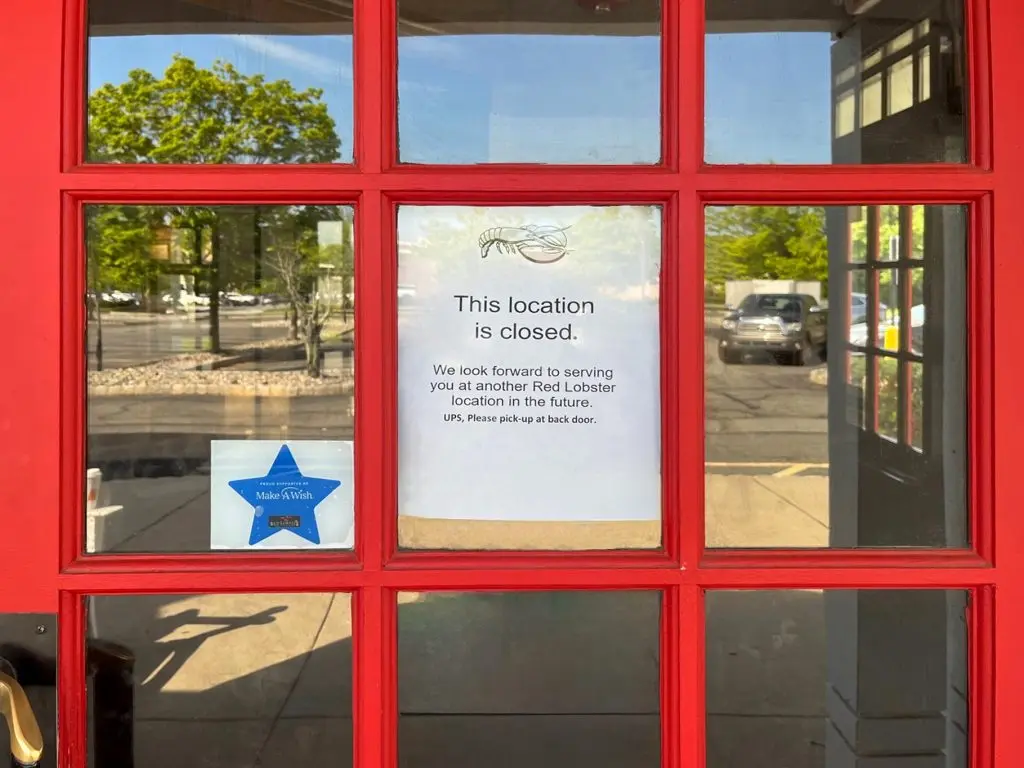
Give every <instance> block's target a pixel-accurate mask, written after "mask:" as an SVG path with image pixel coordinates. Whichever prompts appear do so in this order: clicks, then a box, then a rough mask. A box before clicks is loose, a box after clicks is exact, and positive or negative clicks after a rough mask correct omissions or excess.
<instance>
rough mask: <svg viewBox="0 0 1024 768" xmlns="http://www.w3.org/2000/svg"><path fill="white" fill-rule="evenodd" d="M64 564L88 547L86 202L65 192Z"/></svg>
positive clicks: (62, 345)
mask: <svg viewBox="0 0 1024 768" xmlns="http://www.w3.org/2000/svg"><path fill="white" fill-rule="evenodd" d="M61 229H62V231H61V276H60V297H61V299H60V303H61V312H60V326H59V327H60V345H59V350H60V381H61V388H60V393H61V398H60V481H59V483H58V488H59V492H60V506H59V509H58V510H57V514H58V517H59V524H58V531H57V534H58V536H59V549H60V565H61V567H62V568H64V567H67V566H68V565H70V564H71V563H73V562H74V561H75V560H77V559H78V558H79V557H80V556H81V553H82V552H83V551H84V550H85V506H84V502H85V478H84V472H83V468H84V467H85V423H86V401H85V377H86V371H85V354H84V353H83V349H82V344H83V341H82V340H83V339H84V338H85V301H84V296H85V290H84V289H85V228H84V218H83V210H82V206H81V204H79V203H78V202H77V201H75V200H74V199H72V198H71V197H70V196H69V195H62V196H61Z"/></svg>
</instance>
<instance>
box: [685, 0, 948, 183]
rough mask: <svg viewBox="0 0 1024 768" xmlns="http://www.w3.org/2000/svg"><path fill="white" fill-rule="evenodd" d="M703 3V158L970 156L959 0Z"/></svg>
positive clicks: (926, 159)
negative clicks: (858, 6) (859, 8)
mask: <svg viewBox="0 0 1024 768" xmlns="http://www.w3.org/2000/svg"><path fill="white" fill-rule="evenodd" d="M704 2H705V12H706V19H707V25H706V38H705V87H704V94H705V96H704V99H705V125H704V135H705V146H704V157H705V159H706V160H707V162H709V163H728V164H735V163H771V164H774V163H779V164H787V163H800V164H816V165H828V164H862V163H883V164H885V163H965V162H967V159H968V158H967V151H968V147H967V128H966V126H967V115H966V114H965V111H966V103H967V98H966V95H965V93H964V86H963V85H962V84H963V83H964V82H965V80H966V78H965V77H964V72H965V61H966V58H965V55H964V51H965V46H964V26H963V0H953V2H945V0H923V2H919V3H905V2H902V0H880V2H871V3H864V4H863V5H865V6H867V7H866V8H865V10H864V11H863V12H861V13H857V14H856V15H851V14H850V13H848V12H847V11H846V10H845V7H844V5H843V3H842V2H827V1H826V0H822V1H821V2H807V3H802V4H801V3H796V4H794V3H793V2H791V1H790V0H761V1H760V2H756V3H752V2H748V1H747V0H704ZM940 46H941V47H942V50H948V51H949V55H948V56H946V55H944V56H941V57H940V56H937V55H936V56H931V55H930V49H931V48H933V47H934V48H936V50H938V49H939V48H940ZM915 67H916V69H915ZM940 68H941V69H940ZM915 73H916V82H915Z"/></svg>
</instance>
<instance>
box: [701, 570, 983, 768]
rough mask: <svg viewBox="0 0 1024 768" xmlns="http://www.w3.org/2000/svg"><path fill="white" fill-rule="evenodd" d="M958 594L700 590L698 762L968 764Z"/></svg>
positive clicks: (956, 767)
mask: <svg viewBox="0 0 1024 768" xmlns="http://www.w3.org/2000/svg"><path fill="white" fill-rule="evenodd" d="M967 598H968V595H967V593H966V592H964V591H960V590H948V591H947V590H921V591H911V590H892V591H889V590H885V591H883V590H819V589H816V590H764V591H762V590H751V591H743V592H739V591H723V592H718V591H712V592H709V593H707V597H706V602H705V611H706V637H707V767H708V768H781V767H782V766H787V768H797V767H798V766H799V768H832V766H841V765H842V766H854V765H859V766H866V765H871V764H872V763H876V764H888V765H919V766H942V767H943V768H967V766H968V762H969V760H968V751H969V743H970V740H969V733H970V725H969V722H968V700H967V695H968V631H967V617H966V611H967ZM879 761H884V763H880V762H879Z"/></svg>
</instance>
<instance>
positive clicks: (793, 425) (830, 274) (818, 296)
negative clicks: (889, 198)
mask: <svg viewBox="0 0 1024 768" xmlns="http://www.w3.org/2000/svg"><path fill="white" fill-rule="evenodd" d="M880 208H882V209H883V210H880ZM884 209H891V210H884ZM853 215H857V216H860V219H861V221H860V222H858V223H857V225H856V226H854V225H852V224H851V222H850V218H851V216H853ZM705 222H706V242H705V281H706V283H707V288H706V296H707V299H706V302H707V304H706V307H705V317H706V323H707V330H706V334H705V402H706V409H705V411H706V424H705V451H706V455H705V461H706V470H705V472H706V477H705V483H706V493H705V499H706V504H705V515H706V531H707V534H706V543H707V546H709V547H815V548H817V547H952V548H960V547H966V546H968V544H969V541H968V524H967V523H968V512H967V491H966V480H967V459H966V455H967V436H966V430H967V422H966V415H965V414H966V411H967V391H966V386H967V368H966V366H967V360H966V357H967V343H966V317H967V315H966V311H967V310H966V303H967V285H966V283H967V266H966V265H967V214H966V210H965V209H964V208H963V207H961V206H936V205H924V206H913V210H911V206H868V207H867V209H866V211H862V210H861V209H859V208H858V207H852V208H851V207H847V206H836V207H827V208H825V207H813V206H789V207H781V206H775V207H771V206H730V207H709V208H707V209H706V216H705ZM900 222H903V226H906V223H907V222H913V228H914V230H915V232H914V234H913V237H914V242H917V243H921V247H920V252H919V254H918V255H919V256H920V258H919V259H917V260H915V261H906V260H904V261H889V260H885V261H879V260H875V259H873V258H870V256H871V253H870V252H871V251H872V248H873V247H866V246H863V245H862V246H857V245H856V244H855V243H851V240H857V239H861V240H865V241H866V242H867V243H868V246H870V243H872V242H875V241H877V242H879V243H882V244H883V248H881V252H882V254H889V253H890V249H889V248H886V247H884V244H886V243H890V242H893V241H895V245H894V246H892V248H891V253H892V254H894V257H899V255H900V254H902V253H905V252H906V251H905V249H902V248H901V247H900V246H899V242H898V241H899V238H900V235H899V234H898V233H899V231H900V226H901V224H900ZM865 251H866V252H868V260H867V261H863V262H856V261H855V262H853V263H851V259H850V254H851V253H854V254H855V253H857V252H865ZM880 255H881V254H880ZM886 259H888V256H887V255H886ZM910 265H913V266H910ZM925 437H926V438H927V439H925Z"/></svg>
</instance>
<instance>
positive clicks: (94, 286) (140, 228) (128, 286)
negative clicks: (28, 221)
mask: <svg viewBox="0 0 1024 768" xmlns="http://www.w3.org/2000/svg"><path fill="white" fill-rule="evenodd" d="M85 233H86V235H85V237H86V247H87V249H88V253H89V257H88V263H87V275H86V281H87V284H88V295H89V301H88V310H89V317H90V319H92V320H93V321H94V322H95V327H96V367H97V369H98V370H101V371H102V370H103V324H102V312H101V310H102V305H103V294H104V293H105V292H108V291H115V290H122V291H126V292H135V291H138V292H139V293H140V294H143V295H149V294H152V293H153V286H154V284H155V281H156V277H157V275H158V273H159V270H158V269H157V265H156V262H155V261H154V260H153V258H152V252H151V247H152V244H153V213H152V210H151V209H150V208H146V207H133V206H89V207H88V208H86V214H85Z"/></svg>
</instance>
